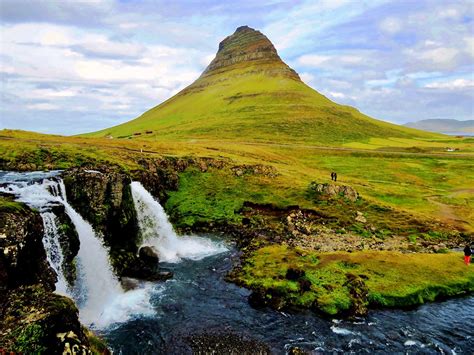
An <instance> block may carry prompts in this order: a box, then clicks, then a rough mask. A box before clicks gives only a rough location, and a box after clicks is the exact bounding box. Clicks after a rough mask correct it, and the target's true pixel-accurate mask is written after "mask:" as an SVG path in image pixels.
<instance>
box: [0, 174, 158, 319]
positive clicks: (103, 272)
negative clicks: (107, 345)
mask: <svg viewBox="0 0 474 355" xmlns="http://www.w3.org/2000/svg"><path fill="white" fill-rule="evenodd" d="M56 175H57V173H56ZM53 176H55V174H45V173H38V172H36V173H26V174H17V173H15V174H11V175H10V176H8V174H7V175H4V176H2V179H0V182H1V183H4V184H5V183H8V185H7V186H6V187H0V191H1V192H6V193H11V194H14V195H16V200H17V201H20V202H24V203H26V204H28V205H29V206H30V207H33V208H36V209H38V210H39V211H40V214H41V217H42V218H43V224H44V231H45V234H44V238H43V244H44V246H45V249H46V252H47V258H48V261H49V262H50V265H51V267H52V268H53V269H54V270H55V271H56V273H57V275H58V282H57V283H56V292H58V293H61V294H65V295H68V296H70V297H72V298H74V300H75V301H76V302H77V303H78V307H79V310H80V312H79V318H80V319H81V321H82V322H83V323H85V324H88V325H91V326H94V327H99V328H100V327H106V326H108V325H109V324H111V323H115V322H123V321H126V320H127V319H129V318H130V317H131V316H132V315H137V314H143V315H147V314H152V313H153V312H154V311H153V309H152V307H151V305H150V303H149V298H150V293H151V290H152V288H151V286H149V285H145V287H143V288H140V289H136V290H132V291H129V292H126V293H125V292H124V291H123V290H122V288H121V286H120V284H119V282H118V280H117V278H116V277H115V275H114V274H113V272H112V270H111V267H110V264H109V261H108V254H107V250H106V249H105V247H104V246H103V245H102V243H101V242H100V240H99V239H98V238H97V237H96V234H95V232H94V230H93V228H92V226H91V225H90V224H89V223H87V222H86V221H85V220H84V219H83V218H82V217H81V216H80V215H79V213H77V212H76V211H75V210H74V208H73V207H72V206H71V205H70V204H69V203H68V201H67V197H66V189H65V187H64V183H63V181H62V180H61V179H59V178H55V179H54V180H52V179H50V178H51V177H53ZM58 204H62V205H63V206H64V208H65V211H66V213H67V215H68V216H69V218H70V219H71V221H72V223H73V224H74V227H75V228H76V231H77V233H78V235H79V241H80V248H79V253H78V255H77V264H78V268H77V271H78V275H77V282H76V285H75V287H74V289H72V290H71V289H70V288H69V287H68V286H67V282H66V280H65V278H64V274H63V272H62V263H63V260H64V257H63V255H62V249H61V246H60V244H59V233H58V227H57V225H56V222H55V219H56V216H55V215H54V213H53V212H51V207H52V206H54V205H58Z"/></svg>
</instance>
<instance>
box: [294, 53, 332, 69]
mask: <svg viewBox="0 0 474 355" xmlns="http://www.w3.org/2000/svg"><path fill="white" fill-rule="evenodd" d="M330 59H331V57H330V56H327V55H318V54H306V55H302V56H301V57H299V58H298V63H299V64H301V65H305V66H307V67H318V66H320V65H321V64H323V63H325V62H327V61H329V60H330Z"/></svg>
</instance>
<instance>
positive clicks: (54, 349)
mask: <svg viewBox="0 0 474 355" xmlns="http://www.w3.org/2000/svg"><path fill="white" fill-rule="evenodd" d="M0 309H1V316H2V320H3V321H2V322H1V323H0V348H1V349H2V350H6V351H7V353H8V352H10V351H11V352H14V353H25V354H33V353H35V354H36V353H41V354H42V353H45V354H62V353H64V351H67V350H68V349H71V350H72V349H77V350H78V351H79V352H77V354H80V353H82V354H91V350H90V349H91V348H90V344H89V339H88V336H87V334H86V330H85V328H83V327H82V325H81V323H80V322H79V319H78V310H77V308H76V306H75V305H74V303H73V302H72V300H70V299H69V298H67V297H64V296H60V295H57V294H54V293H51V292H50V291H48V290H46V289H45V288H44V287H43V286H42V285H31V286H21V287H18V288H16V289H14V290H11V291H10V292H9V293H8V297H7V298H6V299H5V300H2V302H1V308H0Z"/></svg>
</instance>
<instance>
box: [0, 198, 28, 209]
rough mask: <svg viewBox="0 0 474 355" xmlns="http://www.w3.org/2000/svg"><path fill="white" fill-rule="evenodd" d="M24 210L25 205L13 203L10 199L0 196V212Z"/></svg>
mask: <svg viewBox="0 0 474 355" xmlns="http://www.w3.org/2000/svg"><path fill="white" fill-rule="evenodd" d="M24 209H25V205H23V204H22V203H19V202H15V201H13V200H12V198H8V197H2V196H0V212H20V211H23V210H24Z"/></svg>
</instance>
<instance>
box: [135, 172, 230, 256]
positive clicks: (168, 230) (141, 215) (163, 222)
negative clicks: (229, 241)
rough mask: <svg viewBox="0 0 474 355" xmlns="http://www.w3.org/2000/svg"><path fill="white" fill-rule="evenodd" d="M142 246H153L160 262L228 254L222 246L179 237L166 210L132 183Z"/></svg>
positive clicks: (140, 187) (147, 193) (138, 184)
mask: <svg viewBox="0 0 474 355" xmlns="http://www.w3.org/2000/svg"><path fill="white" fill-rule="evenodd" d="M130 186H131V189H132V196H133V201H134V204H135V209H136V211H137V217H138V223H139V226H140V232H141V233H142V237H143V245H148V246H153V247H154V248H155V249H156V250H157V252H158V255H159V258H160V261H164V262H170V263H177V262H179V261H181V259H192V260H200V259H203V258H205V257H207V256H211V255H215V254H219V253H222V252H225V251H227V248H226V247H225V246H224V244H222V243H216V242H214V241H212V240H210V239H208V238H202V237H196V236H177V235H176V233H175V231H174V229H173V226H172V225H171V223H170V222H169V220H168V216H167V215H166V213H165V211H164V209H163V207H162V206H161V205H160V203H159V202H158V201H156V200H155V199H154V198H153V196H152V195H151V194H150V193H149V192H148V191H147V190H146V189H145V188H144V187H143V186H142V184H140V183H139V182H137V181H134V182H132V183H131V185H130Z"/></svg>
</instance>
